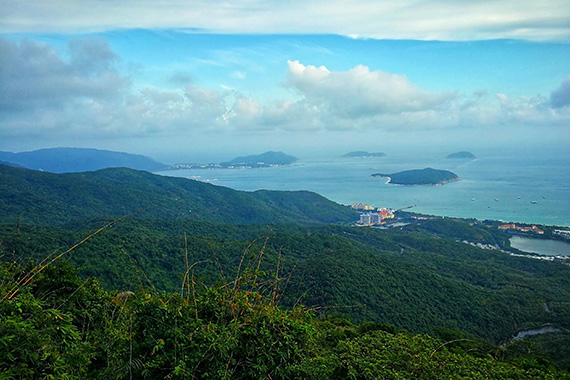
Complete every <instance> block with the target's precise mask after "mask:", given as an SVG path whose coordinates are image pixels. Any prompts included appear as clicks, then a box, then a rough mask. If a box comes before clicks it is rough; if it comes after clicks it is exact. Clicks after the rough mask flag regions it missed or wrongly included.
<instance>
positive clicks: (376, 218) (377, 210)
mask: <svg viewBox="0 0 570 380" xmlns="http://www.w3.org/2000/svg"><path fill="white" fill-rule="evenodd" d="M412 207H415V206H409V207H405V208H403V209H392V208H388V207H374V206H371V205H369V204H365V203H353V204H352V205H350V208H351V209H353V210H356V211H360V216H359V220H358V221H357V222H356V223H355V224H354V226H355V227H370V228H379V229H388V228H391V227H396V226H397V227H402V226H406V225H408V224H414V223H418V222H422V221H427V220H430V219H439V218H445V217H438V216H429V215H410V214H408V215H406V214H405V213H404V214H403V215H400V214H398V217H396V213H397V212H398V211H402V210H404V209H408V208H412ZM475 224H480V225H481V226H484V227H485V228H489V229H498V230H501V231H504V232H507V233H510V234H513V235H519V236H523V237H524V236H527V238H530V237H531V235H540V236H541V237H540V239H543V240H544V239H546V240H551V239H556V240H561V241H569V240H570V231H569V230H562V229H555V230H554V229H550V228H548V226H544V227H542V226H541V227H542V228H539V227H538V226H537V225H535V224H532V225H520V224H516V223H508V224H498V223H496V222H492V221H485V222H481V221H474V222H470V223H469V225H470V226H473V225H475ZM543 228H544V229H543ZM545 229H546V230H547V231H545ZM537 239H538V236H537ZM457 241H458V242H461V243H464V244H468V245H471V246H474V247H477V248H480V249H485V250H499V251H501V252H504V253H506V254H509V255H511V256H518V257H526V258H531V259H536V260H546V261H558V262H562V263H565V264H567V265H568V264H569V260H570V257H569V256H568V255H566V254H557V255H552V254H539V253H532V252H525V251H520V250H518V249H514V250H511V248H513V247H511V248H501V247H500V246H499V245H498V244H489V243H482V242H472V241H468V240H457Z"/></svg>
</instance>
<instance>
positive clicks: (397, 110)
mask: <svg viewBox="0 0 570 380" xmlns="http://www.w3.org/2000/svg"><path fill="white" fill-rule="evenodd" d="M0 49H1V51H2V52H4V53H5V54H4V56H3V59H2V60H1V61H0V115H1V116H0V139H4V140H7V139H25V138H28V139H31V138H37V139H41V140H42V141H45V142H48V141H52V142H57V141H60V140H61V139H62V138H66V139H68V140H69V139H73V138H77V139H82V140H86V139H89V138H97V139H115V138H123V139H129V138H131V139H146V141H149V142H151V141H153V139H155V138H158V137H160V138H161V139H171V141H173V142H176V141H177V140H179V139H183V138H188V137H189V136H190V137H191V136H200V135H204V134H212V135H215V136H224V135H227V136H230V135H232V134H234V135H236V134H239V135H243V134H246V135H256V134H257V135H266V136H271V135H272V134H274V133H280V134H281V135H282V136H283V135H288V136H289V138H290V139H298V138H299V137H298V136H299V133H304V134H305V136H316V134H318V133H321V132H327V131H347V132H360V133H363V134H370V133H382V132H399V131H403V132H410V131H420V130H423V131H434V132H437V131H451V130H454V129H455V130H456V129H462V128H463V129H465V128H467V129H469V130H471V131H477V130H481V131H483V132H484V133H487V132H488V130H489V128H502V126H515V127H518V126H521V125H523V126H524V125H526V126H531V127H532V128H534V129H536V130H537V131H539V132H538V133H540V129H544V128H554V129H558V130H560V131H562V130H564V131H568V127H569V126H570V77H569V78H566V79H565V80H564V81H563V82H562V83H561V84H560V86H559V87H558V88H556V89H554V90H553V91H552V93H551V94H550V96H549V97H547V96H534V97H521V98H516V99H511V98H510V97H509V96H508V95H506V94H495V96H492V95H490V94H487V92H486V91H485V90H479V91H477V92H476V93H473V94H462V93H460V92H459V91H457V90H455V89H450V90H448V91H444V92H434V91H430V90H429V89H424V88H421V87H420V86H418V85H416V84H414V83H412V82H410V81H409V80H408V79H407V78H406V77H405V76H402V75H398V74H393V73H389V72H384V71H380V70H370V68H368V67H366V66H363V65H357V66H355V67H353V68H351V69H349V70H346V71H330V70H329V69H327V68H326V67H324V66H312V65H305V64H303V63H301V62H299V61H288V62H284V63H283V65H284V80H285V85H286V86H287V87H288V88H289V89H290V90H291V91H292V96H291V97H290V98H286V99H281V100H279V101H273V102H270V103H262V102H260V101H256V100H254V99H251V98H249V97H248V96H246V95H245V94H242V93H240V92H238V91H236V90H231V89H227V90H217V89H213V88H207V87H202V86H198V85H196V84H195V83H193V82H192V79H191V78H189V77H187V76H180V75H178V76H177V77H176V81H173V82H172V83H175V87H169V88H155V87H144V88H136V86H135V85H134V84H133V81H132V79H131V78H129V77H127V76H125V75H124V74H121V73H120V72H119V71H118V70H117V69H116V63H117V62H118V61H120V57H117V56H116V54H115V53H114V52H113V51H112V50H111V49H110V47H109V45H108V44H107V42H106V41H105V40H104V39H100V38H88V39H79V40H73V41H72V42H70V44H69V46H68V51H67V52H64V53H59V52H57V51H56V50H54V49H53V48H51V47H50V46H48V45H46V44H43V43H39V42H30V41H27V42H26V41H24V42H20V43H16V42H12V41H9V40H2V39H0ZM545 126H548V127H545ZM565 133H568V132H565ZM561 134H562V133H561Z"/></svg>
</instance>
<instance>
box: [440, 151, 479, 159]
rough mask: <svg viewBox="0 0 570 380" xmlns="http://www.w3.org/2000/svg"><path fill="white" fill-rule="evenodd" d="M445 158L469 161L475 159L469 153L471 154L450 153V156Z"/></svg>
mask: <svg viewBox="0 0 570 380" xmlns="http://www.w3.org/2000/svg"><path fill="white" fill-rule="evenodd" d="M447 158H462V159H465V158H469V159H474V158H477V157H475V155H474V154H473V153H471V152H466V151H463V152H456V153H451V154H450V155H448V156H447Z"/></svg>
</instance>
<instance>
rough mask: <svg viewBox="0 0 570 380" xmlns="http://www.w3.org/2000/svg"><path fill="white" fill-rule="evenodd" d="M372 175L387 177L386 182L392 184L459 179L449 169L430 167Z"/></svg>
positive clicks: (411, 184) (427, 183) (426, 183)
mask: <svg viewBox="0 0 570 380" xmlns="http://www.w3.org/2000/svg"><path fill="white" fill-rule="evenodd" d="M372 177H387V178H388V182H386V183H390V184H393V185H406V186H415V185H432V186H437V185H445V184H446V183H449V182H455V181H459V180H461V177H459V176H458V175H457V174H455V173H453V172H450V171H449V170H438V169H432V168H425V169H414V170H405V171H402V172H398V173H392V174H381V173H375V174H372Z"/></svg>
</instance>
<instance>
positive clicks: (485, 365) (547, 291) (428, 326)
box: [0, 166, 570, 379]
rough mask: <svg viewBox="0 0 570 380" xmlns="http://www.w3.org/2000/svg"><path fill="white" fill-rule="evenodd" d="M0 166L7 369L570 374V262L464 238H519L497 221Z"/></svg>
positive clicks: (243, 374)
mask: <svg viewBox="0 0 570 380" xmlns="http://www.w3.org/2000/svg"><path fill="white" fill-rule="evenodd" d="M0 174H1V178H2V181H1V182H0V220H1V221H2V223H1V224H0V257H1V259H2V261H3V262H5V264H4V265H3V266H2V273H1V276H0V291H1V294H0V298H2V302H1V303H0V314H1V315H0V317H1V318H0V343H2V344H0V350H3V351H1V352H0V358H3V359H0V368H1V369H2V370H4V371H5V373H7V374H8V375H9V376H8V378H26V377H35V376H34V375H36V374H37V373H42V374H45V375H42V376H48V377H49V376H53V377H56V378H61V377H66V376H67V377H68V378H130V377H131V376H132V377H133V378H143V377H150V378H157V377H158V378H163V377H167V376H169V377H171V378H192V376H194V377H197V378H228V379H229V378H268V376H271V378H273V379H276V378H282V379H288V378H314V379H321V378H322V379H344V378H352V379H375V378H378V377H379V376H385V377H386V378H404V379H407V378H409V379H416V378H419V379H422V378H425V379H429V378H434V374H437V375H436V376H435V378H464V379H479V378H489V379H494V378H505V379H510V378H513V379H515V378H516V379H521V378H522V379H526V378H528V379H531V378H545V379H547V378H548V379H550V378H552V379H559V378H564V376H566V377H567V376H568V373H567V372H561V371H562V370H566V369H568V368H569V366H570V361H569V360H568V358H569V357H570V349H569V347H570V345H568V342H569V341H570V334H569V333H568V330H569V329H570V308H569V303H568V300H569V299H570V267H569V266H568V265H565V264H563V263H561V262H547V261H542V260H531V259H528V258H524V257H513V256H510V255H508V254H507V253H506V252H503V251H501V250H499V249H481V248H479V247H475V246H472V245H470V244H466V243H464V242H462V241H467V242H472V243H484V244H489V245H492V246H497V247H508V244H507V241H508V238H509V235H508V234H506V233H505V232H502V231H500V230H498V229H497V228H495V227H494V226H492V225H488V224H482V223H477V222H473V221H470V222H468V221H464V220H460V219H450V218H434V219H429V220H416V221H415V222H411V223H410V224H407V225H401V226H399V227H397V228H393V229H389V230H380V229H373V228H357V227H352V226H350V225H349V223H347V222H349V221H350V220H353V221H354V220H355V219H356V218H354V216H355V215H357V214H355V213H354V212H353V211H351V210H349V209H348V207H345V206H341V205H337V204H335V203H333V202H330V201H328V200H326V199H325V198H323V197H320V196H319V195H317V194H313V193H309V192H273V191H258V192H253V193H249V192H239V191H234V190H231V189H227V188H223V187H217V186H212V185H209V184H204V183H200V182H196V181H192V180H187V179H182V178H168V177H160V176H156V175H153V174H150V173H147V172H140V171H134V170H129V169H107V170H101V171H97V172H86V173H76V174H62V175H55V174H50V173H42V172H35V171H30V170H27V169H21V168H11V167H7V166H0ZM140 209H142V210H143V211H140V212H139V213H137V214H131V213H132V212H133V211H135V210H140ZM190 210H191V212H190ZM410 220H412V219H410ZM330 222H344V224H342V223H339V224H327V223H330ZM67 261H69V263H71V264H67ZM74 267H76V268H78V273H79V277H77V275H76V274H75V271H76V270H75V269H74ZM125 291H130V292H133V293H134V294H132V295H131V296H128V297H127V296H125V297H123V296H119V297H118V298H117V294H118V293H120V292H125ZM129 294H130V293H129ZM544 325H549V326H550V325H551V326H554V327H556V328H557V329H559V330H560V332H558V333H553V334H545V335H542V336H540V337H538V338H535V339H525V340H524V341H522V342H518V343H516V342H513V341H512V337H513V336H514V335H515V334H516V333H517V332H518V331H521V330H525V329H530V328H535V327H540V326H544ZM173 326H174V328H173ZM416 334H420V335H416ZM424 334H429V336H428V335H424ZM498 345H501V346H500V347H499V346H498ZM39 347H42V350H43V351H42V352H43V353H42V354H40V353H39V352H40V350H39ZM42 355H43V356H42Z"/></svg>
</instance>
